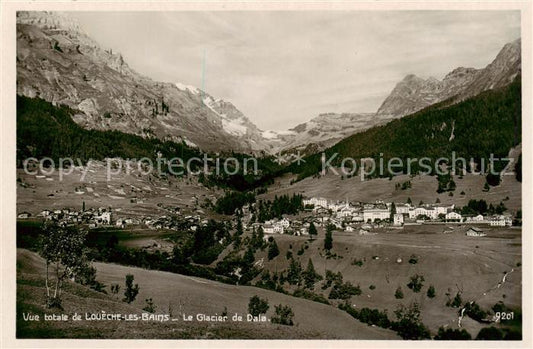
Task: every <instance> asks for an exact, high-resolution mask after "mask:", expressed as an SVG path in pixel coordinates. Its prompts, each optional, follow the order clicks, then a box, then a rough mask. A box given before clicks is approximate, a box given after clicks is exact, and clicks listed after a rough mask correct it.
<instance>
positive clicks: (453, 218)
mask: <svg viewBox="0 0 533 349" xmlns="http://www.w3.org/2000/svg"><path fill="white" fill-rule="evenodd" d="M462 219H463V216H461V215H460V214H459V213H457V212H454V211H452V212H448V213H446V220H447V221H450V222H461V221H462Z"/></svg>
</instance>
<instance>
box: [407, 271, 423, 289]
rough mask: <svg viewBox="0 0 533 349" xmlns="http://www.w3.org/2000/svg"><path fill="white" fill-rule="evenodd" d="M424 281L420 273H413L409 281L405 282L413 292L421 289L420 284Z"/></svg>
mask: <svg viewBox="0 0 533 349" xmlns="http://www.w3.org/2000/svg"><path fill="white" fill-rule="evenodd" d="M423 282H424V277H423V276H422V275H418V274H416V275H413V276H411V281H409V283H408V284H407V287H409V288H410V289H411V290H413V292H415V293H418V292H420V290H421V289H422V286H424V284H423Z"/></svg>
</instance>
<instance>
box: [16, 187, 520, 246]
mask: <svg viewBox="0 0 533 349" xmlns="http://www.w3.org/2000/svg"><path fill="white" fill-rule="evenodd" d="M302 204H303V206H304V210H303V211H302V212H301V213H299V214H298V215H292V216H289V215H283V217H282V218H280V219H279V218H273V219H269V220H266V221H265V222H256V219H255V216H254V214H253V213H252V211H253V209H254V206H255V205H256V204H255V203H253V204H248V205H245V206H243V208H242V213H240V214H239V217H238V219H240V220H242V224H243V228H244V229H245V230H251V229H253V230H254V231H258V230H259V229H262V231H263V233H264V239H265V240H266V239H268V237H269V236H272V235H277V234H289V235H296V236H309V235H310V234H309V230H310V227H311V226H312V225H313V226H314V227H315V229H316V227H325V226H327V225H331V226H333V227H335V230H338V231H345V232H347V233H354V234H359V235H373V234H376V233H375V232H373V230H374V229H375V228H392V229H402V228H403V227H404V226H417V225H423V224H432V225H436V224H448V225H449V224H468V225H472V227H470V228H469V229H468V230H467V231H466V235H468V236H486V233H485V232H484V230H483V229H482V228H481V226H490V227H510V226H512V225H513V217H512V216H511V215H509V214H503V213H502V214H492V215H488V214H486V215H483V214H479V213H478V214H475V213H471V214H461V213H460V210H459V209H458V208H456V206H455V205H454V204H448V205H442V204H439V203H435V204H424V203H422V202H420V203H419V205H413V204H412V203H395V202H384V201H382V200H377V201H376V202H374V203H360V202H357V203H352V202H349V201H348V200H346V201H344V202H341V201H332V200H327V199H325V198H322V197H312V198H308V199H303V200H302ZM158 206H159V207H160V208H161V209H163V210H165V211H167V212H168V214H166V215H160V216H156V217H152V216H146V217H129V216H127V215H124V214H123V213H122V212H121V211H122V210H121V209H116V210H115V211H113V209H112V208H111V207H107V208H106V207H99V208H89V209H85V203H83V208H82V210H80V211H77V210H74V209H69V208H64V209H56V210H53V211H52V210H48V209H45V210H43V211H41V212H40V213H39V214H37V217H36V218H40V219H43V220H53V221H57V222H61V223H63V224H84V225H87V227H88V228H101V227H110V226H115V227H117V228H121V229H124V228H126V227H131V226H139V225H142V226H145V227H146V228H148V229H153V230H157V229H170V230H179V229H183V227H184V224H185V226H186V227H187V228H188V229H190V230H191V231H195V230H196V229H197V227H198V226H206V225H207V224H208V219H209V217H208V215H207V214H206V212H205V211H204V210H202V209H200V208H196V209H195V210H194V213H195V214H185V215H182V214H180V213H181V209H180V208H179V207H173V206H164V205H162V204H158ZM30 217H31V214H30V213H28V212H21V213H19V214H18V216H17V218H18V219H28V218H30ZM474 225H475V226H474Z"/></svg>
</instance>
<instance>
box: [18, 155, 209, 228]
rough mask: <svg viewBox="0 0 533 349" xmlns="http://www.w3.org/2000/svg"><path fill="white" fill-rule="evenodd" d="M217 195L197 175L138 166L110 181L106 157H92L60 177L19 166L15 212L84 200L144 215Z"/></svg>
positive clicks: (189, 208)
mask: <svg viewBox="0 0 533 349" xmlns="http://www.w3.org/2000/svg"><path fill="white" fill-rule="evenodd" d="M65 171H66V170H65ZM84 173H85V175H84ZM218 195H219V192H217V191H213V190H210V189H207V188H205V187H204V186H203V185H202V184H200V183H198V181H197V179H196V178H195V177H191V178H172V177H169V178H168V179H164V178H158V177H156V176H152V175H141V174H140V173H139V172H138V171H137V170H135V169H133V170H131V171H130V173H126V171H125V170H123V171H122V172H121V173H119V174H116V175H112V176H111V178H110V180H109V181H107V175H106V168H105V165H104V163H102V162H94V163H92V165H91V166H90V167H89V168H87V167H84V168H75V169H74V170H73V172H72V173H71V174H69V175H64V176H62V177H61V178H60V175H59V172H58V171H57V170H56V171H55V172H54V173H53V174H51V175H43V174H40V173H39V174H37V175H30V174H28V173H25V172H24V171H23V170H22V169H17V212H22V211H24V212H29V213H31V214H32V215H36V214H38V213H40V212H41V211H42V210H44V209H48V210H56V209H63V208H71V209H75V210H81V209H82V205H83V202H85V207H86V208H87V209H89V208H98V207H106V208H107V207H111V208H113V209H114V214H115V216H116V215H119V216H128V217H139V218H142V217H146V216H154V215H165V214H168V212H167V211H166V210H164V209H163V207H162V206H172V207H176V206H179V207H180V208H181V209H182V210H183V211H184V212H189V211H192V209H193V207H194V206H195V204H196V203H199V204H203V203H204V202H205V201H206V200H210V201H212V202H215V201H216V197H217V196H218ZM132 201H133V202H132ZM158 204H159V205H158Z"/></svg>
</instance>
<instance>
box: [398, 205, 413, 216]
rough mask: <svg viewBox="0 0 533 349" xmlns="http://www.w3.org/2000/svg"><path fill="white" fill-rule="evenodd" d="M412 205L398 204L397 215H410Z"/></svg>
mask: <svg viewBox="0 0 533 349" xmlns="http://www.w3.org/2000/svg"><path fill="white" fill-rule="evenodd" d="M410 208H411V205H409V204H396V213H401V214H409V209H410Z"/></svg>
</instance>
